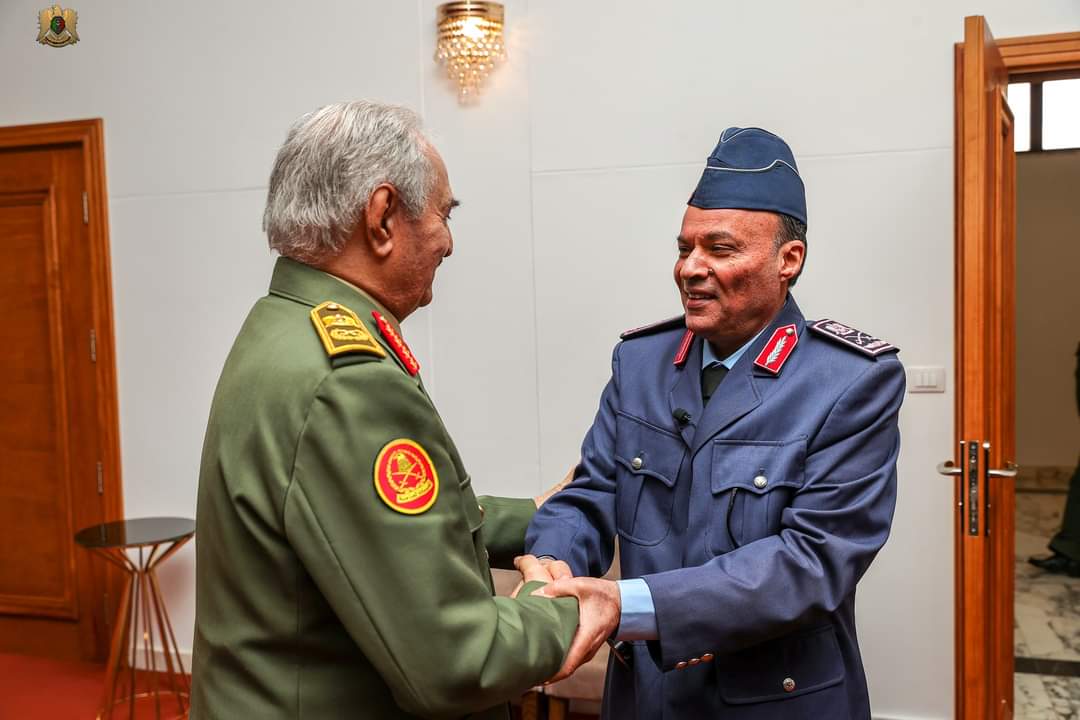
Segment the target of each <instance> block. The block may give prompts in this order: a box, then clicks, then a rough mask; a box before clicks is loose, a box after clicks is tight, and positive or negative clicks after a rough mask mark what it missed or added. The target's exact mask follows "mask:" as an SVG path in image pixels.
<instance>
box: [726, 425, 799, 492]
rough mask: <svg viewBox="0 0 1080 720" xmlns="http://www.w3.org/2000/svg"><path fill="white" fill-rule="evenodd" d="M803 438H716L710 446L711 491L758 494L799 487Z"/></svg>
mask: <svg viewBox="0 0 1080 720" xmlns="http://www.w3.org/2000/svg"><path fill="white" fill-rule="evenodd" d="M805 468H806V439H805V438H797V439H795V440H783V441H781V440H777V441H772V440H752V441H745V440H716V441H714V442H713V445H712V492H713V494H714V495H717V494H719V493H722V492H724V491H726V490H731V489H733V488H739V489H740V490H747V491H749V492H752V493H756V494H758V495H762V494H764V493H767V492H769V491H770V490H773V489H775V488H778V487H790V488H801V487H802V485H803V478H804V470H805Z"/></svg>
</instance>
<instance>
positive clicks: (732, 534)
mask: <svg viewBox="0 0 1080 720" xmlns="http://www.w3.org/2000/svg"><path fill="white" fill-rule="evenodd" d="M805 469H806V439H805V438H797V439H795V440H787V441H769V440H757V441H744V440H717V441H715V442H714V443H713V446H712V477H711V478H710V483H711V490H712V507H711V508H710V512H711V515H710V520H709V525H708V530H707V531H706V540H705V541H706V545H707V546H708V549H709V551H710V552H711V553H712V554H714V555H719V554H722V553H726V552H730V551H732V550H734V549H735V548H737V547H741V546H743V545H746V544H747V543H751V542H753V541H755V540H760V539H761V538H764V537H768V536H770V535H776V534H778V533H779V532H780V520H781V516H782V514H783V512H784V508H786V507H788V505H789V504H790V503H791V498H792V496H793V495H794V494H795V492H796V491H798V490H799V488H801V487H802V486H803V481H804V477H805V474H804V473H805Z"/></svg>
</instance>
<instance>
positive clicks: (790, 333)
mask: <svg viewBox="0 0 1080 720" xmlns="http://www.w3.org/2000/svg"><path fill="white" fill-rule="evenodd" d="M784 332H785V333H786V334H788V335H794V334H795V328H788V329H787V330H785V331H784Z"/></svg>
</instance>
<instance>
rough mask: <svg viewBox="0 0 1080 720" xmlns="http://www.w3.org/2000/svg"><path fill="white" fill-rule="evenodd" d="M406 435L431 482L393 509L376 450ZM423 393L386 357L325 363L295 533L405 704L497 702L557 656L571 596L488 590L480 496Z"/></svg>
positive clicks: (292, 523) (301, 470)
mask: <svg viewBox="0 0 1080 720" xmlns="http://www.w3.org/2000/svg"><path fill="white" fill-rule="evenodd" d="M401 438H405V439H409V440H412V441H414V442H416V443H418V444H419V445H420V446H421V447H423V448H424V450H425V451H426V452H427V453H428V455H430V457H431V460H432V463H433V465H434V467H435V470H436V472H437V475H438V495H437V498H436V500H435V503H434V505H433V506H432V507H431V508H430V509H429V510H427V511H425V512H423V513H420V514H416V515H407V514H403V513H401V512H398V511H396V510H394V509H392V508H391V507H390V506H389V505H388V504H387V503H385V502H384V501H383V500H382V499H381V498H380V497H379V495H378V493H377V491H376V489H375V482H374V473H375V461H376V457H377V455H378V453H379V451H380V450H381V449H382V448H383V447H385V446H386V445H387V444H388V443H390V442H391V441H394V440H397V439H401ZM455 460H456V452H455V451H454V450H453V445H452V443H451V441H450V438H449V437H448V435H447V433H446V430H445V429H444V428H443V426H442V422H441V421H440V420H439V418H438V415H437V414H436V412H435V410H434V408H433V407H432V406H431V404H430V401H429V400H428V399H427V397H426V396H425V395H424V394H423V393H422V392H421V391H420V390H419V388H418V387H417V386H416V385H415V384H414V383H412V382H411V380H410V378H409V377H408V376H406V375H405V374H403V373H402V372H401V371H400V370H398V369H397V368H395V367H393V366H391V365H389V364H388V363H377V362H373V363H363V364H358V365H351V366H347V367H341V368H338V369H336V370H334V371H333V372H331V373H330V374H329V375H328V376H327V377H326V379H325V380H324V381H323V382H322V384H321V385H320V387H319V389H318V391H317V392H316V394H315V397H314V398H313V401H312V403H311V407H310V409H309V411H308V416H307V420H306V422H305V425H304V429H303V431H302V433H301V436H300V438H299V440H298V443H297V448H296V455H295V463H294V466H293V471H292V477H291V481H290V484H289V488H288V492H287V495H286V500H285V505H284V526H285V532H286V535H287V537H288V539H289V542H290V544H291V545H292V546H293V548H294V549H295V551H296V553H297V555H298V556H299V557H300V560H301V562H302V563H303V565H304V567H305V569H306V570H307V572H308V573H309V574H310V575H311V577H312V579H313V580H314V582H315V583H316V585H317V586H318V587H319V589H320V591H321V592H322V593H323V595H324V596H325V598H326V599H327V601H328V602H329V604H330V606H331V607H332V608H333V610H334V612H335V613H336V614H337V616H338V618H339V619H340V620H341V622H342V624H343V625H344V626H345V628H346V630H347V631H348V633H349V634H350V635H351V637H352V638H353V640H354V641H355V642H356V643H357V645H358V646H359V647H360V649H361V650H362V652H363V653H364V655H365V656H366V657H367V658H368V660H369V661H370V662H371V663H372V665H373V666H374V667H375V668H376V670H377V671H378V672H379V674H380V675H381V677H382V678H383V680H384V681H385V682H386V684H387V685H388V686H389V688H390V691H391V692H392V693H393V696H394V699H395V701H396V702H397V703H398V705H400V706H401V708H402V709H404V710H405V711H407V712H409V713H412V714H415V715H419V716H422V717H451V716H461V715H464V714H466V713H469V712H475V711H477V710H481V709H484V708H488V707H491V706H493V705H497V704H499V703H500V702H503V701H505V700H507V699H509V698H511V697H514V696H517V695H519V694H520V693H521V692H523V691H524V690H526V689H528V688H529V687H531V686H533V685H536V684H538V683H540V682H543V681H544V680H546V679H547V678H549V677H551V676H552V675H553V674H554V673H555V672H556V670H558V668H559V666H560V664H561V663H562V660H563V657H564V655H565V653H566V650H567V649H568V648H569V645H570V641H571V639H572V638H573V634H574V631H575V629H576V627H577V601H576V600H574V599H572V598H563V599H558V600H549V599H546V598H539V597H531V596H530V595H528V594H527V593H521V594H520V595H519V596H518V598H516V599H510V598H494V597H492V596H491V590H490V586H489V582H490V577H489V573H488V572H487V570H486V568H487V564H486V562H485V561H484V559H483V558H482V557H480V556H481V555H482V554H483V547H482V546H481V545H480V544H479V543H478V542H476V541H475V540H474V538H473V531H474V530H476V529H478V528H477V526H478V525H479V524H480V523H479V517H480V516H479V509H478V507H477V501H476V496H475V495H474V494H473V493H472V490H471V489H470V488H469V487H468V483H467V482H466V483H465V487H462V479H463V478H464V477H466V476H465V475H464V473H463V470H462V469H461V468H460V466H459V465H457V463H456V462H455Z"/></svg>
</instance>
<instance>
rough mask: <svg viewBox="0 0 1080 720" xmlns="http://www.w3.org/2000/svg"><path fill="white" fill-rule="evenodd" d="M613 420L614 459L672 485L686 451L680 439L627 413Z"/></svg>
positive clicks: (635, 472) (637, 473)
mask: <svg viewBox="0 0 1080 720" xmlns="http://www.w3.org/2000/svg"><path fill="white" fill-rule="evenodd" d="M615 423H616V431H615V462H617V463H618V464H620V465H622V466H623V467H624V468H626V469H627V470H628V471H630V473H631V474H632V475H638V476H641V477H650V478H653V479H654V480H659V481H660V482H662V483H664V484H665V485H667V486H668V487H673V486H674V485H675V480H676V479H677V478H678V476H679V467H680V465H681V464H682V460H683V456H684V455H685V454H686V445H685V444H684V443H683V440H682V438H681V437H680V436H679V435H676V434H674V433H671V432H668V431H666V430H664V429H663V428H659V427H656V426H654V425H652V424H650V423H647V422H645V421H643V420H640V419H638V418H635V417H631V416H629V415H623V414H620V415H619V416H618V417H617V418H616V420H615Z"/></svg>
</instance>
